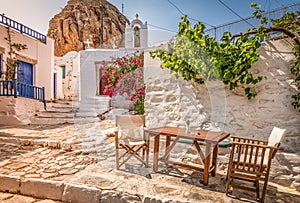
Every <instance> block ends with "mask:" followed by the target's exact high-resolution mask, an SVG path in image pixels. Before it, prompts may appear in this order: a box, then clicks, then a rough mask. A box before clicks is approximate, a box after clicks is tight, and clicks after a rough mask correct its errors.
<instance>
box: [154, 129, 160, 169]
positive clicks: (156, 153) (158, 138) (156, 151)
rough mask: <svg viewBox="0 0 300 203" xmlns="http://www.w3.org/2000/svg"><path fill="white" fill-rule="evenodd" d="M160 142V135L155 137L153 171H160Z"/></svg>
mask: <svg viewBox="0 0 300 203" xmlns="http://www.w3.org/2000/svg"><path fill="white" fill-rule="evenodd" d="M159 141H160V135H155V137H154V152H153V153H154V154H153V171H154V172H156V171H157V170H158V154H159Z"/></svg>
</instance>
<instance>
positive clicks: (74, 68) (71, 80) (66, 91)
mask: <svg viewBox="0 0 300 203" xmlns="http://www.w3.org/2000/svg"><path fill="white" fill-rule="evenodd" d="M77 61H78V52H75V51H72V52H69V53H67V54H66V55H65V56H63V57H54V65H55V66H57V67H59V68H60V69H61V66H65V78H62V92H63V97H64V98H65V99H68V100H72V98H73V97H76V96H75V95H76V94H75V88H76V86H75V85H74V84H76V83H77V82H78V81H77V79H78V74H79V72H78V62H77Z"/></svg>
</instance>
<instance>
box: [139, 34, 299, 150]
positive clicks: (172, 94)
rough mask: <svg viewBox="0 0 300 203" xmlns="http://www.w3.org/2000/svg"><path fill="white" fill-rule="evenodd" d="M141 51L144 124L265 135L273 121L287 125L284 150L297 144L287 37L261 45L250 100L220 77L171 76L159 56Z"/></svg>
mask: <svg viewBox="0 0 300 203" xmlns="http://www.w3.org/2000/svg"><path fill="white" fill-rule="evenodd" d="M149 51H151V50H147V51H146V52H145V70H144V71H145V72H144V74H145V83H146V98H145V114H146V125H147V126H148V127H157V126H164V125H171V126H182V127H184V126H185V121H186V120H190V121H191V127H192V128H202V129H209V130H221V131H227V132H230V133H231V134H232V135H240V136H249V137H255V138H261V139H266V138H268V136H269V134H270V132H271V130H272V128H273V126H277V127H280V128H286V129H287V135H286V138H285V140H284V143H283V144H282V146H283V148H284V149H285V150H297V151H299V150H300V147H299V146H300V113H299V112H297V111H296V110H295V109H293V107H292V106H291V102H292V98H291V95H292V94H294V93H295V92H296V90H295V89H294V88H293V86H291V85H290V84H291V78H292V76H291V74H290V68H291V66H292V65H293V63H294V60H295V58H294V55H293V52H292V49H291V46H290V44H289V43H288V42H287V41H284V40H281V41H272V42H269V43H267V44H265V45H264V46H263V47H262V48H260V50H259V53H260V59H259V61H258V62H256V63H255V64H254V65H253V67H252V72H253V73H254V74H256V75H261V76H264V77H265V78H264V79H263V81H262V82H261V83H259V85H258V86H257V87H256V90H257V91H258V96H256V98H255V99H252V100H248V99H247V97H246V96H244V95H243V91H242V90H235V91H230V90H229V89H228V87H227V86H225V85H223V83H221V82H219V81H213V82H206V83H205V84H204V85H198V84H194V83H192V82H186V81H184V80H183V79H182V78H179V79H174V77H173V76H172V75H171V74H170V72H169V70H168V69H162V68H161V67H160V60H159V59H152V58H151V57H150V56H149Z"/></svg>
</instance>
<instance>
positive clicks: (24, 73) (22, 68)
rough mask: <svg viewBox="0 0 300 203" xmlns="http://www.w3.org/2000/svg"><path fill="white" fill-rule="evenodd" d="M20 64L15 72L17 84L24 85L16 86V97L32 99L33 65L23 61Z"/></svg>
mask: <svg viewBox="0 0 300 203" xmlns="http://www.w3.org/2000/svg"><path fill="white" fill-rule="evenodd" d="M18 62H19V63H20V65H19V67H18V71H17V81H18V83H25V84H26V85H25V84H19V85H18V95H19V96H22V97H27V98H34V88H33V65H32V64H30V63H26V62H24V61H18Z"/></svg>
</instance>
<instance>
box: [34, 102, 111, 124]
mask: <svg viewBox="0 0 300 203" xmlns="http://www.w3.org/2000/svg"><path fill="white" fill-rule="evenodd" d="M109 108H110V101H109V98H107V97H95V98H89V99H85V100H83V101H81V102H78V101H64V100H58V101H56V102H50V103H47V110H43V111H39V112H38V113H37V114H36V115H35V116H34V117H32V118H31V119H30V120H31V124H39V125H55V124H76V123H90V122H98V121H99V118H98V115H99V114H102V113H104V112H106V111H108V110H109Z"/></svg>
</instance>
